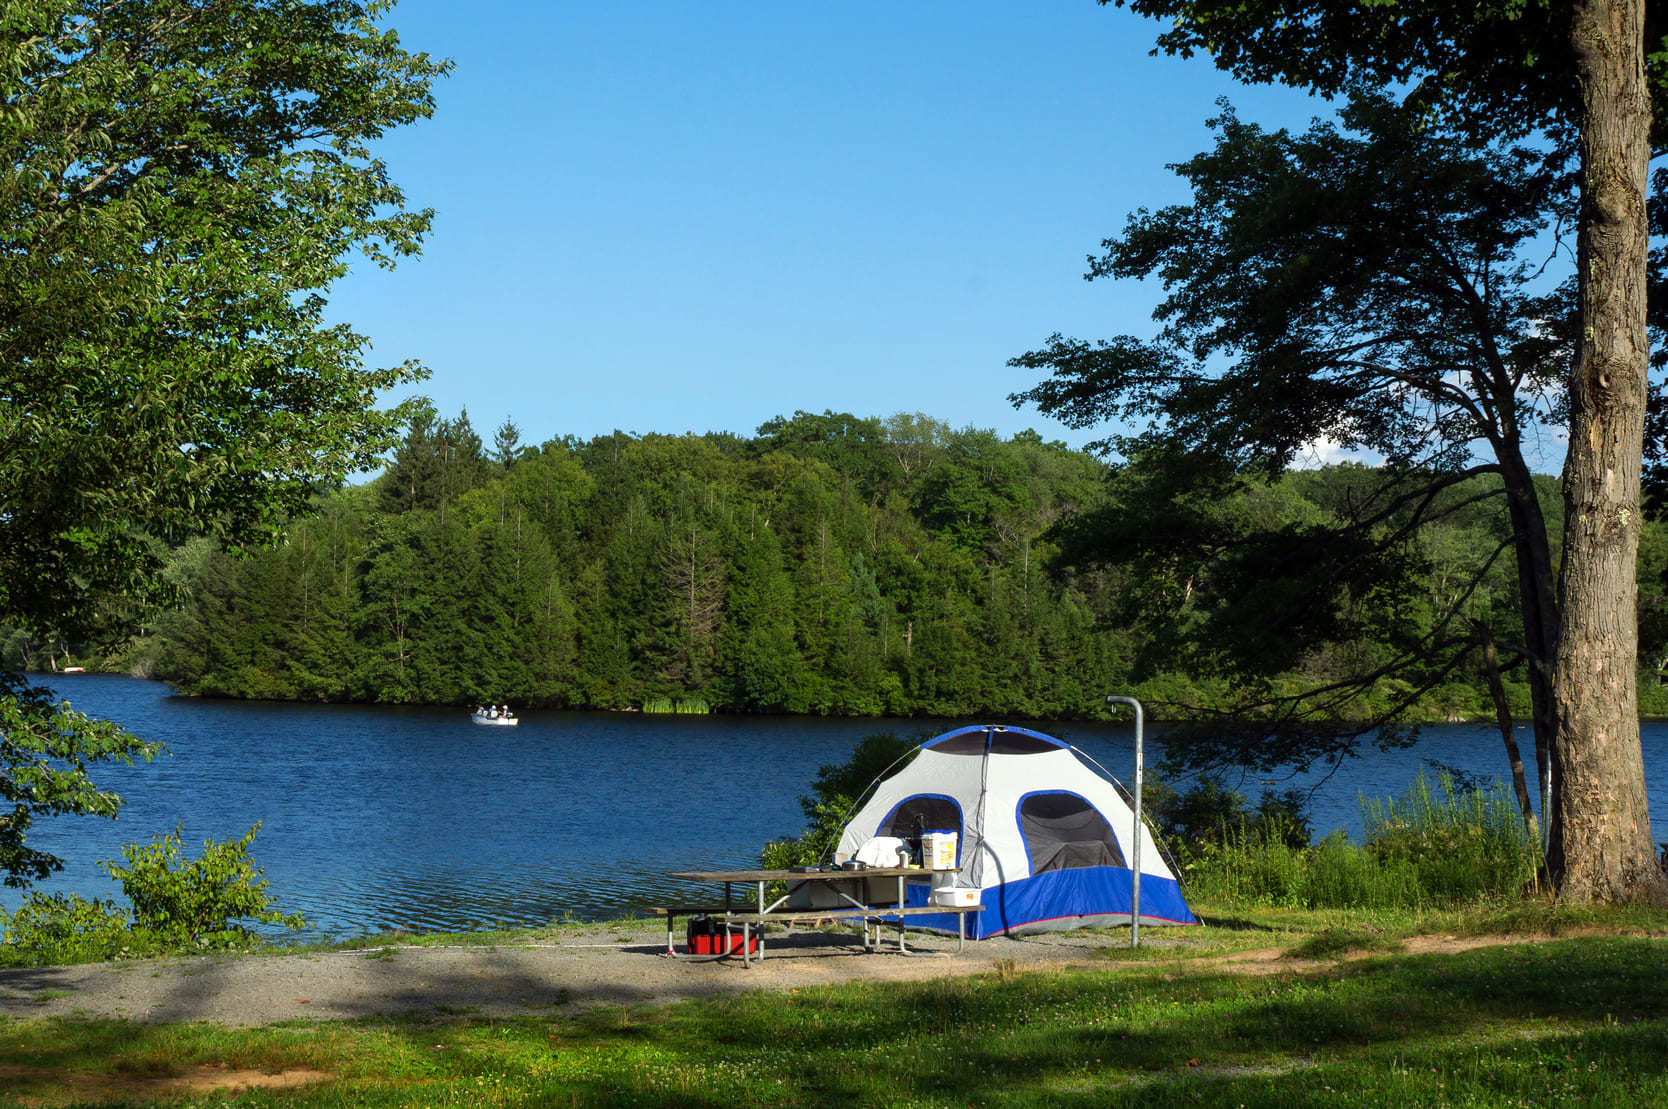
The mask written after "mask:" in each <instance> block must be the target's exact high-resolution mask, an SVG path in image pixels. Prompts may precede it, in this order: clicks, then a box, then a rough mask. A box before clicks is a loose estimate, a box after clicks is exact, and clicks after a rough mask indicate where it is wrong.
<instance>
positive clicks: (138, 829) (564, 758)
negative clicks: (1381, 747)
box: [0, 675, 1668, 937]
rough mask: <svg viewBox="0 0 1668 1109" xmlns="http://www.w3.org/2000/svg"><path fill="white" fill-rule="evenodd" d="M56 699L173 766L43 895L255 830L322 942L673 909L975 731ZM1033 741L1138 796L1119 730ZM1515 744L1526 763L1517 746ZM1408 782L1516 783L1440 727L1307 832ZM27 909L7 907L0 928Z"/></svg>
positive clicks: (1127, 738) (1484, 746)
mask: <svg viewBox="0 0 1668 1109" xmlns="http://www.w3.org/2000/svg"><path fill="white" fill-rule="evenodd" d="M52 684H53V686H54V688H55V689H57V691H58V692H59V693H60V694H61V695H63V696H64V697H67V698H69V699H70V700H71V702H72V703H73V704H74V705H75V707H76V708H78V709H81V710H82V711H84V712H87V713H90V714H92V715H94V716H99V717H104V718H107V719H110V720H114V721H117V722H118V723H121V724H122V725H124V726H126V727H127V728H128V729H129V730H131V731H133V732H136V733H138V734H139V735H141V736H144V737H145V738H147V739H151V740H159V741H161V742H162V743H164V744H166V745H167V747H168V749H169V754H166V755H163V756H160V757H159V758H158V759H157V760H156V761H154V762H152V763H150V764H141V765H138V766H134V767H125V766H120V765H118V766H111V767H103V768H98V769H97V770H96V772H95V780H97V781H98V782H99V783H100V784H101V785H105V786H107V787H109V788H113V789H115V790H117V791H118V792H120V793H121V794H122V795H123V797H125V798H126V801H127V805H126V807H125V808H123V810H122V812H121V815H120V816H119V817H118V818H117V819H116V820H114V821H105V820H95V819H90V818H72V819H59V820H46V821H43V822H42V823H40V824H39V825H37V827H36V829H35V830H34V831H33V832H31V834H30V843H31V844H33V845H34V846H37V847H40V848H42V849H44V850H47V851H51V852H52V853H54V854H57V855H60V856H62V857H63V858H64V859H65V860H66V863H67V865H66V867H65V869H64V871H63V872H62V873H60V874H59V875H57V876H56V877H54V878H53V879H51V880H50V881H48V882H45V883H42V884H41V886H40V887H39V888H41V889H44V890H47V891H60V892H72V893H79V894H81V895H82V896H84V897H96V898H116V899H119V895H120V890H119V887H117V886H116V884H115V883H114V882H113V881H112V880H111V879H110V878H109V877H108V875H107V874H105V872H104V871H103V870H102V869H100V868H99V867H98V865H97V864H98V861H99V860H101V859H120V857H121V845H122V844H124V843H142V842H147V841H149V840H150V839H152V838H153V837H155V836H158V835H161V834H163V833H165V832H168V831H171V830H172V829H173V828H174V827H175V825H176V824H177V825H179V826H181V828H182V829H183V834H184V838H185V843H186V846H187V848H188V849H189V854H191V855H193V856H194V855H195V854H196V853H197V849H198V848H200V846H201V843H202V841H203V840H204V839H206V838H213V839H217V840H219V839H229V838H233V837H236V836H239V835H241V834H242V833H244V832H246V831H248V829H249V827H250V825H251V824H253V823H254V822H255V821H257V820H258V821H260V822H261V831H260V834H259V835H258V836H257V837H256V839H255V844H254V848H253V854H254V856H255V859H256V860H257V862H258V863H259V864H260V865H261V866H263V867H264V868H265V870H266V876H267V878H268V879H269V880H270V882H271V890H272V893H273V894H274V896H275V899H276V901H277V903H278V905H279V907H280V908H282V909H285V910H287V911H288V910H294V911H300V912H301V913H303V914H304V915H305V916H306V917H307V918H308V920H310V921H311V922H313V924H314V926H315V929H316V932H315V934H316V935H318V936H331V937H342V936H351V935H358V934H362V933H368V932H378V931H382V930H385V929H392V928H402V929H406V930H410V931H425V930H469V929H476V928H486V927H493V926H496V925H499V924H505V925H531V924H543V923H545V922H547V921H549V920H552V919H556V918H561V917H564V916H568V917H572V918H576V919H582V920H591V919H606V918H609V917H616V916H621V915H626V914H628V913H630V912H631V911H632V910H634V909H641V908H642V907H644V906H647V905H652V904H656V903H659V902H661V901H662V900H663V899H664V898H667V897H671V898H675V899H678V900H683V899H685V898H686V897H687V896H688V890H687V888H684V889H683V890H682V892H680V886H681V883H677V882H674V881H672V880H670V879H668V878H667V877H666V873H667V872H668V871H672V870H688V869H722V868H730V867H740V866H748V865H752V864H754V863H755V862H756V861H757V857H758V850H759V847H760V845H762V844H763V843H764V842H765V841H766V840H768V839H772V838H775V837H778V836H782V835H788V834H792V833H795V832H797V831H798V829H799V828H800V827H801V825H802V824H803V817H802V815H801V813H800V810H799V805H798V803H797V800H796V798H797V797H798V796H799V795H800V794H802V793H804V792H806V791H807V790H808V788H809V785H810V781H811V778H812V777H813V776H814V775H815V773H816V771H817V768H818V767H819V766H821V765H823V764H826V763H837V762H843V761H845V759H846V758H847V757H848V756H849V755H850V753H851V749H852V746H853V745H854V744H855V743H856V741H857V740H858V739H859V738H860V737H862V736H864V735H867V734H868V733H870V732H874V731H893V732H896V733H898V734H900V735H905V736H909V735H914V734H917V733H920V734H921V735H923V736H928V735H935V734H937V733H938V732H941V731H945V730H947V729H948V728H950V727H952V726H955V725H958V724H964V723H967V722H968V721H962V720H955V721H945V722H922V721H917V720H825V719H818V718H802V717H665V716H643V715H638V714H603V713H554V712H552V713H528V714H526V716H525V717H524V718H523V720H522V723H521V725H520V726H519V727H515V728H482V727H478V726H476V725H474V724H472V723H470V721H469V719H468V716H467V714H465V713H464V712H462V711H459V710H456V709H427V708H424V709H414V708H390V707H366V706H340V705H289V704H271V703H248V702H234V701H203V700H195V699H191V698H184V697H175V696H172V695H171V694H170V693H169V691H168V688H167V687H166V686H164V685H162V684H160V683H157V682H147V681H138V680H135V679H130V678H119V677H106V676H101V675H82V676H75V677H62V678H58V679H55V680H54V681H53V683H52ZM1039 727H1040V728H1041V730H1043V731H1046V732H1049V733H1050V734H1053V735H1056V736H1058V737H1060V738H1062V739H1067V740H1069V741H1070V742H1072V743H1074V744H1076V745H1077V746H1079V747H1081V748H1082V749H1083V750H1085V751H1086V752H1088V753H1089V754H1090V755H1092V756H1093V757H1094V758H1095V759H1096V760H1098V761H1099V762H1100V763H1101V764H1102V765H1104V766H1105V767H1106V768H1107V769H1108V770H1110V771H1111V772H1112V773H1113V774H1115V775H1117V776H1118V777H1119V778H1122V779H1124V780H1125V781H1126V782H1127V781H1129V780H1131V779H1132V777H1133V761H1132V760H1133V751H1134V743H1133V731H1132V728H1131V727H1130V726H1129V725H1127V724H1126V725H1124V726H1121V727H1119V726H1112V725H1089V724H1060V725H1049V724H1042V725H1040V726H1039ZM1148 740H1149V742H1148V748H1149V761H1150V760H1151V759H1153V758H1154V757H1155V756H1156V750H1155V749H1156V748H1159V747H1160V744H1159V742H1158V741H1156V740H1154V738H1153V736H1152V734H1151V730H1149V736H1148ZM1520 742H1521V743H1522V744H1523V745H1524V748H1525V752H1524V753H1525V755H1526V757H1527V756H1529V754H1530V747H1531V744H1532V741H1531V740H1530V738H1529V737H1528V733H1527V732H1522V733H1520ZM1644 743H1645V765H1646V773H1647V777H1648V779H1649V787H1650V805H1651V816H1652V825H1653V830H1654V832H1655V834H1656V838H1657V839H1658V840H1668V725H1659V724H1651V725H1647V726H1646V727H1645V731H1644ZM1421 759H1434V760H1437V761H1440V762H1443V763H1446V764H1448V765H1452V766H1456V767H1459V768H1461V769H1464V770H1468V771H1471V772H1474V773H1479V774H1485V775H1489V776H1493V775H1502V776H1503V775H1504V774H1505V773H1506V767H1505V757H1504V755H1503V754H1502V749H1501V745H1500V740H1499V736H1498V735H1497V734H1495V733H1494V732H1493V731H1492V730H1491V729H1489V728H1486V727H1480V726H1472V725H1445V726H1442V727H1434V728H1430V729H1428V730H1427V732H1426V738H1425V740H1424V741H1423V742H1422V743H1421V744H1420V746H1419V747H1416V748H1414V749H1413V750H1411V751H1400V752H1394V753H1389V754H1386V753H1382V752H1378V751H1369V752H1368V754H1366V755H1365V756H1363V757H1362V758H1359V759H1356V760H1352V761H1350V762H1348V763H1346V764H1345V765H1344V766H1343V767H1342V768H1341V769H1340V770H1339V771H1338V772H1337V773H1336V774H1334V775H1333V776H1332V777H1331V778H1330V779H1329V780H1327V781H1326V782H1325V783H1324V784H1322V785H1321V786H1320V788H1319V790H1318V791H1317V793H1316V795H1315V797H1314V801H1313V803H1312V805H1311V812H1312V815H1313V818H1314V825H1315V828H1316V829H1317V831H1318V832H1325V831H1327V830H1329V829H1332V828H1339V827H1341V828H1345V829H1347V830H1350V831H1351V832H1358V831H1359V828H1360V814H1359V812H1358V808H1357V797H1358V795H1359V794H1360V793H1362V792H1365V793H1367V794H1368V795H1369V796H1374V797H1381V796H1384V795H1386V794H1390V793H1394V792H1397V791H1399V790H1401V789H1404V788H1405V787H1406V786H1407V785H1408V784H1409V783H1411V782H1412V780H1413V779H1414V777H1415V776H1416V775H1417V773H1418V771H1419V769H1420V766H1421V765H1422V764H1421ZM1308 784H1312V780H1306V779H1304V778H1293V779H1290V780H1288V781H1282V782H1280V783H1279V788H1288V787H1289V786H1291V785H1308ZM1241 788H1242V789H1244V791H1245V792H1246V793H1247V794H1248V795H1249V796H1252V797H1255V796H1256V795H1257V794H1258V793H1259V792H1260V791H1261V789H1262V788H1263V787H1262V785H1261V784H1260V783H1259V782H1258V781H1257V780H1250V781H1247V782H1245V783H1243V785H1242V786H1241ZM21 896H22V895H21V894H20V893H19V892H18V891H15V890H0V906H5V907H7V908H11V907H15V906H16V904H17V903H18V901H19V900H20V899H21Z"/></svg>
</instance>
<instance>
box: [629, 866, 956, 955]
mask: <svg viewBox="0 0 1668 1109" xmlns="http://www.w3.org/2000/svg"><path fill="white" fill-rule="evenodd" d="M957 873H960V869H959V868H946V869H942V870H933V869H929V868H927V867H919V866H872V867H865V868H863V869H861V870H842V869H840V868H838V867H834V868H828V869H821V868H819V869H816V870H808V869H797V868H796V869H789V870H680V871H674V872H673V873H672V874H671V875H670V876H671V877H673V878H678V879H682V880H684V881H689V882H705V883H710V884H721V885H723V887H724V904H723V905H722V906H721V907H720V906H707V907H697V906H693V905H682V906H663V907H659V908H656V909H655V912H656V913H658V914H661V915H664V916H665V917H666V954H667V955H669V956H672V957H673V958H680V959H702V960H705V959H718V958H723V957H724V956H725V955H729V954H732V952H730V951H729V950H728V948H729V947H730V946H731V945H730V944H729V943H728V942H726V943H725V944H724V947H725V950H724V951H721V952H719V953H718V954H714V955H690V954H684V953H681V952H679V951H677V950H676V948H675V947H674V943H673V937H674V935H675V929H674V927H673V922H674V921H675V920H676V919H677V917H679V916H694V915H698V914H700V915H708V916H715V917H719V918H721V919H722V920H723V921H724V925H725V934H726V937H727V936H728V934H729V929H730V927H731V926H732V925H740V927H741V949H740V954H741V961H742V965H743V966H751V965H752V963H753V961H754V960H753V948H754V946H755V933H754V929H758V930H759V931H758V934H757V940H756V944H757V956H758V958H759V959H761V960H762V959H763V958H764V938H763V928H764V925H765V924H771V923H778V924H796V923H814V922H819V921H850V920H859V921H861V922H862V923H863V946H865V947H866V948H868V949H869V950H871V951H878V950H879V949H880V929H881V925H882V924H884V923H886V922H888V921H889V920H892V919H896V921H897V924H898V952H899V954H902V955H913V954H916V952H912V951H910V950H909V946H908V944H907V943H906V942H905V940H904V928H905V922H906V920H907V918H909V917H911V916H922V915H927V914H932V915H943V914H946V913H948V914H951V915H954V916H955V918H956V950H957V951H958V952H959V951H962V950H963V949H964V948H965V946H966V943H967V928H966V914H967V913H970V912H978V910H979V906H977V905H956V906H950V905H906V904H905V900H906V898H905V892H906V887H907V886H908V883H909V881H910V879H912V878H913V879H915V880H917V881H920V880H922V879H926V880H929V881H930V880H931V879H933V878H936V877H941V876H943V875H946V874H957ZM886 878H893V879H896V882H897V885H896V894H895V896H893V897H884V896H871V893H872V892H874V891H876V890H877V889H878V888H886V889H887V890H888V892H889V893H890V892H891V890H890V886H891V884H890V883H885V884H884V885H883V886H881V887H876V886H873V885H871V882H872V881H873V880H874V879H886ZM775 882H782V883H784V884H785V885H786V886H787V889H786V891H785V892H783V893H782V894H781V895H779V896H778V897H776V898H775V899H774V900H771V899H770V897H769V893H768V891H769V888H770V886H771V885H772V884H773V883H775ZM738 885H741V886H750V887H752V890H751V894H752V896H751V897H750V898H749V899H748V900H750V901H751V902H752V904H751V905H750V906H749V905H746V904H742V903H738V902H737V900H736V896H735V893H736V886H738ZM813 887H817V888H821V889H823V890H826V891H828V892H827V894H825V895H824V896H823V897H822V898H821V900H823V901H825V902H827V903H825V904H822V905H817V904H812V905H809V906H804V905H797V904H795V905H790V904H789V902H790V901H792V900H793V899H794V895H795V893H796V892H798V891H801V890H805V891H807V892H809V891H810V890H811V889H812V888H813ZM817 899H818V898H817V897H815V896H814V895H813V896H812V897H811V898H810V900H812V901H815V900H817ZM871 927H872V928H873V929H874V933H873V939H872V940H871V938H870V931H869V930H870V928H871Z"/></svg>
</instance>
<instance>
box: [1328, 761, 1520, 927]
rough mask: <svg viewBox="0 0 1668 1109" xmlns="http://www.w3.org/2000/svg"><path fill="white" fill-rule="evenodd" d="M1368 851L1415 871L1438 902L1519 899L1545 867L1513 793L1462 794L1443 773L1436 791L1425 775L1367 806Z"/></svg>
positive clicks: (1498, 789) (1495, 789)
mask: <svg viewBox="0 0 1668 1109" xmlns="http://www.w3.org/2000/svg"><path fill="white" fill-rule="evenodd" d="M1361 816H1362V821H1363V823H1364V825H1365V828H1366V835H1365V837H1364V838H1365V840H1366V845H1367V849H1368V850H1369V851H1371V852H1372V853H1373V854H1374V855H1376V856H1378V857H1379V858H1381V859H1384V860H1386V862H1395V863H1398V864H1401V865H1406V866H1411V867H1412V868H1413V870H1414V871H1415V872H1416V873H1417V874H1418V884H1419V888H1420V889H1421V890H1423V891H1424V893H1425V894H1426V896H1428V897H1429V898H1431V899H1432V900H1434V901H1440V902H1457V901H1475V900H1482V899H1493V900H1499V899H1502V898H1509V897H1515V896H1517V895H1518V894H1519V893H1520V892H1521V890H1522V888H1523V887H1524V886H1525V885H1527V884H1529V883H1531V882H1533V881H1534V879H1535V874H1536V872H1537V870H1538V869H1539V867H1540V863H1541V852H1540V842H1539V840H1538V839H1537V838H1536V837H1535V836H1534V835H1533V834H1531V833H1530V831H1529V829H1528V827H1527V826H1526V825H1525V824H1524V821H1523V815H1522V811H1521V810H1520V809H1519V808H1518V805H1517V801H1516V800H1515V799H1514V798H1513V797H1512V796H1511V794H1510V793H1509V792H1508V791H1507V789H1506V787H1505V786H1504V785H1503V784H1502V783H1500V782H1495V783H1494V785H1493V786H1492V787H1491V788H1486V789H1485V788H1476V787H1473V788H1469V789H1462V788H1457V787H1456V786H1455V784H1454V778H1453V776H1452V775H1451V774H1448V773H1447V772H1443V773H1442V774H1441V775H1440V776H1439V777H1438V778H1437V783H1436V789H1434V790H1433V789H1432V788H1431V782H1430V779H1429V778H1428V777H1427V776H1426V775H1425V773H1424V771H1420V773H1419V777H1418V779H1417V780H1415V781H1414V783H1413V786H1412V787H1411V788H1410V789H1409V790H1408V791H1407V792H1406V793H1404V794H1402V795H1401V796H1400V797H1397V798H1390V799H1388V800H1386V801H1382V802H1380V801H1369V800H1367V799H1365V798H1363V799H1362V801H1361Z"/></svg>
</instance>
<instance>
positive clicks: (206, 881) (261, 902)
mask: <svg viewBox="0 0 1668 1109" xmlns="http://www.w3.org/2000/svg"><path fill="white" fill-rule="evenodd" d="M260 827H261V826H260V824H259V823H256V824H255V826H254V827H253V828H250V829H249V831H248V833H247V834H246V835H244V836H243V837H242V838H240V839H235V840H228V841H226V842H224V843H216V842H215V841H213V840H204V841H203V854H202V855H201V857H199V858H197V859H193V860H191V861H189V862H187V861H185V860H183V859H182V858H181V856H180V830H179V828H177V827H176V828H175V829H174V831H173V832H172V833H170V834H168V835H164V836H162V837H160V838H159V839H156V840H153V841H152V842H151V843H149V844H146V845H144V846H140V845H138V844H128V845H127V846H125V847H123V848H122V857H123V858H124V859H126V860H127V865H126V866H125V867H123V866H117V865H116V864H114V863H112V862H105V863H104V864H103V865H104V868H105V869H106V870H108V871H109V872H110V876H111V877H112V878H115V879H116V880H117V881H118V882H120V883H121V884H122V892H123V893H125V894H127V898H128V900H129V901H130V902H132V904H133V927H134V928H135V930H139V931H143V932H144V933H146V934H148V935H150V936H152V937H154V938H155V940H156V942H157V943H158V944H160V945H161V946H164V947H169V948H204V947H242V946H247V945H248V944H250V943H251V942H253V941H254V940H255V939H256V937H255V935H254V933H253V932H251V931H250V930H249V928H248V927H247V926H245V925H243V924H241V923H239V922H240V921H246V920H247V921H256V922H258V923H261V924H281V925H283V926H285V927H287V928H304V927H306V923H307V922H306V921H305V920H303V919H302V918H301V917H300V916H299V915H297V914H293V913H288V914H286V913H280V912H277V911H276V910H274V909H272V908H271V907H270V905H269V899H268V896H267V891H266V879H264V878H262V877H261V869H260V867H258V866H256V865H255V863H254V860H252V859H251V858H250V857H249V845H250V843H252V842H253V841H254V839H255V833H256V832H258V831H260Z"/></svg>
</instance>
